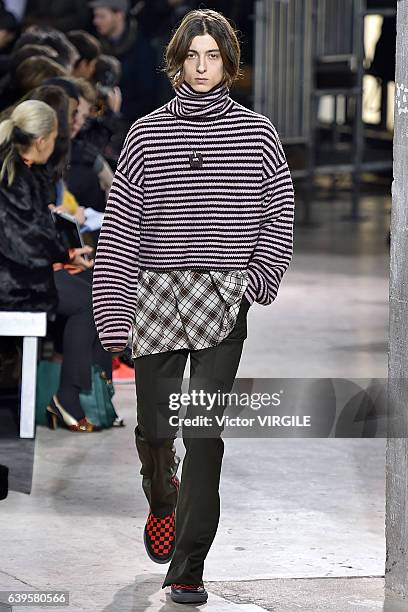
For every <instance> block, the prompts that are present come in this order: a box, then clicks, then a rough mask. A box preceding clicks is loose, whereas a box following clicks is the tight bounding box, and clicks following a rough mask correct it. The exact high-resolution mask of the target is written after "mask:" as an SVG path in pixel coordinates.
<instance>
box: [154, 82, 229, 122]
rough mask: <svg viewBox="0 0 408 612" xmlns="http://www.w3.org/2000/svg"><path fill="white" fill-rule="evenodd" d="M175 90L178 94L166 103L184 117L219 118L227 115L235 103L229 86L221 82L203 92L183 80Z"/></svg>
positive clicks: (176, 113)
mask: <svg viewBox="0 0 408 612" xmlns="http://www.w3.org/2000/svg"><path fill="white" fill-rule="evenodd" d="M174 91H175V94H176V95H175V97H174V98H172V99H171V100H170V102H168V103H167V104H166V108H167V110H169V111H170V112H171V113H172V114H173V115H175V116H176V117H180V118H182V119H193V120H207V119H218V118H219V117H223V116H224V115H226V114H227V113H228V111H229V110H230V109H231V107H232V105H233V104H234V101H233V100H232V99H231V98H230V97H229V89H228V87H227V86H226V85H225V84H224V85H222V84H221V83H220V84H218V85H216V86H215V87H213V88H212V89H210V91H206V92H201V91H195V89H193V88H192V87H191V85H189V84H188V83H186V82H185V81H182V83H181V85H180V86H179V87H177V88H175V89H174Z"/></svg>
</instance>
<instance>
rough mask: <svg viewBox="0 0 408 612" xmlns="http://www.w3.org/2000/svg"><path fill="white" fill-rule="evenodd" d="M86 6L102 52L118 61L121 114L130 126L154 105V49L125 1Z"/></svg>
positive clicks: (99, 0)
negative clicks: (90, 10)
mask: <svg viewBox="0 0 408 612" xmlns="http://www.w3.org/2000/svg"><path fill="white" fill-rule="evenodd" d="M90 6H91V7H92V8H93V10H94V20H93V22H94V26H95V28H96V31H97V34H98V36H99V40H100V42H101V45H102V49H103V52H104V53H105V54H107V55H113V56H115V57H117V58H118V59H119V61H120V63H121V66H122V76H121V80H120V83H119V87H120V90H121V92H122V96H123V102H122V114H123V117H124V118H125V119H126V120H127V121H128V123H129V125H130V124H131V123H133V122H134V121H136V119H138V118H139V117H142V116H144V115H146V114H147V113H149V112H151V111H152V110H154V108H156V89H157V86H158V83H159V80H158V79H159V73H158V71H157V66H156V55H155V50H154V48H153V47H152V45H151V43H150V41H149V39H148V38H147V37H146V36H145V35H144V34H143V31H142V29H141V28H140V27H139V24H138V22H137V20H136V19H134V18H133V17H131V16H130V15H129V11H128V2H127V0H93V2H91V3H90Z"/></svg>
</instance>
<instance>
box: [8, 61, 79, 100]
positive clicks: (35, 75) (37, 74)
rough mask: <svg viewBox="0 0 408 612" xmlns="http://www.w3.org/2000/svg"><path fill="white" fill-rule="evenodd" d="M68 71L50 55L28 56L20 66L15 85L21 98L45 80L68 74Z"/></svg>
mask: <svg viewBox="0 0 408 612" xmlns="http://www.w3.org/2000/svg"><path fill="white" fill-rule="evenodd" d="M66 74H67V73H66V71H65V70H64V68H62V66H60V65H59V64H58V63H57V62H55V61H54V60H52V59H49V58H48V57H41V56H39V57H38V56H37V57H28V58H27V59H25V60H24V61H23V62H21V64H20V65H19V66H18V68H17V70H16V74H15V77H14V81H13V85H14V90H15V92H16V94H18V96H19V98H21V97H23V96H24V95H26V94H27V93H28V92H29V91H31V90H32V89H34V88H35V87H39V85H41V84H42V83H43V82H44V81H46V80H48V79H51V78H55V77H63V76H66Z"/></svg>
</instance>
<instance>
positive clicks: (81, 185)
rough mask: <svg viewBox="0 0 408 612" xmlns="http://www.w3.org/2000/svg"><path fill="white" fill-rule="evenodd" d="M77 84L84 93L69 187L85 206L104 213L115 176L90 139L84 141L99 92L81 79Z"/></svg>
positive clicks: (76, 124)
mask: <svg viewBox="0 0 408 612" xmlns="http://www.w3.org/2000/svg"><path fill="white" fill-rule="evenodd" d="M76 82H77V84H78V86H79V89H80V99H79V106H78V111H77V114H76V116H75V119H74V122H73V126H72V130H71V139H72V144H71V162H70V168H69V171H68V173H67V180H66V184H67V187H68V189H69V190H70V191H71V192H72V193H73V194H74V196H75V197H76V199H77V200H78V202H79V203H80V204H81V205H83V206H86V207H87V208H91V209H94V210H96V211H100V212H103V211H104V210H105V205H106V200H107V197H108V195H109V191H110V188H111V185H112V180H113V172H112V170H111V168H110V166H109V164H108V163H107V162H106V160H105V159H104V157H103V156H102V155H101V154H100V152H99V151H98V149H97V148H96V147H95V146H94V145H93V144H92V143H90V142H89V141H88V138H87V137H86V136H85V138H80V135H81V130H82V128H83V127H84V125H85V124H86V121H87V119H88V118H89V116H90V113H91V109H92V106H93V105H94V103H95V98H96V96H95V90H94V89H93V87H92V86H91V85H90V84H89V83H88V82H87V81H85V80H84V79H78V80H77V81H76Z"/></svg>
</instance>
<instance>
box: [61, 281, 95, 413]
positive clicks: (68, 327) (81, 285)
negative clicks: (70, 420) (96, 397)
mask: <svg viewBox="0 0 408 612" xmlns="http://www.w3.org/2000/svg"><path fill="white" fill-rule="evenodd" d="M54 279H55V285H56V287H57V291H58V309H57V312H58V313H59V314H62V315H63V316H65V317H66V319H67V320H66V324H65V328H64V339H63V360H62V367H61V379H60V385H59V389H58V391H57V396H58V399H59V400H60V402H61V404H62V405H63V406H64V408H66V409H67V410H68V411H69V412H70V413H71V414H72V416H73V417H75V418H76V419H81V418H83V417H84V416H85V414H84V412H83V409H82V408H81V404H80V401H79V393H80V391H81V390H83V391H89V390H90V389H91V382H92V381H91V366H92V345H93V342H94V340H95V336H96V329H95V324H94V321H93V315H92V296H91V288H90V286H89V285H88V284H87V283H85V282H84V281H82V280H81V279H79V278H75V275H71V274H69V273H68V272H66V271H65V270H60V271H58V272H56V273H55V274H54Z"/></svg>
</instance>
